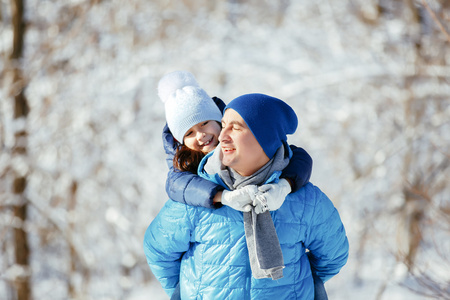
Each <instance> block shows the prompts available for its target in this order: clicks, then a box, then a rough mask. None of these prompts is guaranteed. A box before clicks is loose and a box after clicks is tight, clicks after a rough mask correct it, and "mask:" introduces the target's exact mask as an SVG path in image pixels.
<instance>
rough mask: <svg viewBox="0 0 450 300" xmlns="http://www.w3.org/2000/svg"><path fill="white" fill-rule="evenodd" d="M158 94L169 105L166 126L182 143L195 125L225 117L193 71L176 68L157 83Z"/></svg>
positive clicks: (167, 106) (166, 105)
mask: <svg viewBox="0 0 450 300" xmlns="http://www.w3.org/2000/svg"><path fill="white" fill-rule="evenodd" d="M158 96H159V98H160V99H161V101H162V102H164V104H165V107H166V121H167V125H168V126H169V129H170V131H171V132H172V134H173V136H174V138H175V139H176V140H177V141H178V142H180V143H183V137H184V135H185V134H186V132H187V131H188V130H189V129H190V128H191V127H192V126H194V125H196V124H198V123H200V122H204V121H208V120H214V121H218V122H220V121H221V119H222V113H221V112H220V109H219V108H218V107H217V105H216V104H215V103H214V100H212V99H211V97H209V96H208V94H207V93H206V92H205V91H204V90H203V89H202V88H201V87H200V86H199V84H198V83H197V81H196V80H195V77H194V75H192V74H191V73H190V72H187V71H176V72H172V73H169V74H167V75H165V76H164V77H163V78H161V80H160V81H159V83H158Z"/></svg>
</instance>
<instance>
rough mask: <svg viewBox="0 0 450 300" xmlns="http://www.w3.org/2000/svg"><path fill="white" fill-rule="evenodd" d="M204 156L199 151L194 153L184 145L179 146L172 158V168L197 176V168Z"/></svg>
mask: <svg viewBox="0 0 450 300" xmlns="http://www.w3.org/2000/svg"><path fill="white" fill-rule="evenodd" d="M205 155H206V154H205V153H203V152H201V151H195V150H192V149H190V148H189V147H186V146H185V145H181V144H179V145H178V146H177V151H176V152H175V156H174V157H173V166H174V167H175V169H178V170H180V171H183V172H184V171H187V172H191V173H194V174H197V168H198V166H199V165H200V161H201V160H202V158H203V157H204V156H205Z"/></svg>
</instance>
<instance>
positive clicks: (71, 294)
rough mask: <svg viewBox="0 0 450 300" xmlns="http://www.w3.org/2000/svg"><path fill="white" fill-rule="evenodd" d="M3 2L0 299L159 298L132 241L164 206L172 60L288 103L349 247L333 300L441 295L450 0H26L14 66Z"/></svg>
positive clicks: (212, 87)
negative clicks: (21, 255) (165, 80)
mask: <svg viewBox="0 0 450 300" xmlns="http://www.w3.org/2000/svg"><path fill="white" fill-rule="evenodd" d="M14 2H17V1H9V0H0V56H1V60H0V86H1V93H0V97H1V102H0V147H1V149H0V241H1V243H0V246H1V252H0V253H1V256H0V299H8V300H9V299H11V300H12V299H20V300H22V299H58V300H59V299H105V300H106V299H126V300H141V299H152V300H159V299H168V297H167V296H166V295H165V293H164V291H163V290H162V288H161V286H160V284H159V283H158V282H157V281H156V280H155V279H154V277H153V276H152V274H151V271H150V269H149V268H148V266H147V264H146V261H145V256H144V254H143V249H142V241H143V236H144V232H145V230H146V228H147V226H148V225H149V224H150V222H151V221H152V219H153V218H154V216H155V215H156V214H157V213H158V211H159V210H160V208H161V207H162V206H163V204H164V202H165V201H166V200H167V196H166V194H165V189H164V184H165V179H166V172H167V166H166V164H165V160H164V158H165V155H164V151H163V147H162V141H161V131H162V128H163V126H164V123H165V120H164V106H163V104H162V102H161V101H160V100H159V99H158V97H157V93H156V86H157V83H158V80H159V79H160V78H161V77H162V76H163V75H164V74H166V73H168V72H171V71H174V70H188V71H190V72H192V73H193V74H195V76H196V78H197V80H198V82H199V83H200V85H201V86H202V87H203V88H204V89H205V90H206V91H207V92H208V93H209V95H210V96H218V97H220V98H222V99H223V100H224V101H225V102H226V103H228V102H229V101H230V100H232V99H233V98H235V97H237V96H239V95H241V94H244V93H250V92H259V93H265V94H269V95H272V96H275V97H278V98H281V99H283V100H285V101H286V102H287V103H289V104H290V105H291V106H292V107H293V108H294V109H295V111H296V112H297V114H298V117H299V128H298V130H297V132H296V133H295V134H294V135H292V136H290V137H289V142H290V143H292V144H295V145H297V146H301V147H303V148H304V149H306V150H307V151H308V153H309V154H310V155H311V156H312V157H313V160H314V167H313V175H312V178H311V181H312V182H313V183H314V184H315V185H317V186H319V187H320V188H321V189H322V190H323V191H324V192H325V193H326V194H327V195H328V196H329V197H330V199H332V201H333V202H334V204H335V206H336V207H337V208H338V210H339V212H340V214H341V218H342V220H343V222H344V224H345V226H346V230H347V233H348V237H349V241H350V257H349V261H348V263H347V265H346V266H345V267H344V268H343V269H342V271H341V273H340V274H339V275H337V276H336V277H335V278H333V279H331V280H330V281H329V282H327V284H326V289H327V291H328V294H329V298H330V299H345V300H353V299H355V300H356V299H389V300H390V299H394V300H406V299H408V300H410V299H413V300H414V299H428V298H430V299H433V298H434V299H450V271H449V270H450V199H449V198H450V196H449V195H450V184H449V182H450V47H449V45H450V37H449V35H448V32H449V30H450V3H449V1H443V0H441V1H437V0H430V1H414V0H364V1H363V0H334V1H331V0H317V1H306V0H296V1H290V0H279V1H269V0H263V1H256V0H228V1H225V0H224V1H212V0H196V1H194V0H182V1H181V0H178V1H175V0H159V1H144V0H131V1H120V0H110V1H108V0H65V1H62V0H59V1H58V0H41V1H38V0H26V1H25V2H24V8H25V10H24V23H25V27H24V28H25V36H24V45H23V52H22V55H21V56H20V57H19V58H17V59H14V57H11V55H10V54H11V52H12V51H13V40H14V38H13V37H14V30H13V27H12V23H13V20H14V15H15V10H14V9H13V8H14V5H13V3H14ZM17 70H19V71H17ZM17 72H18V73H17ZM17 74H19V76H17ZM21 91H22V92H23V95H24V96H25V99H26V103H27V104H28V107H29V113H28V114H25V115H24V116H22V117H17V116H15V113H14V112H15V103H17V96H18V95H19V94H20V93H21ZM18 149H21V150H22V151H18ZM17 179H23V180H24V181H23V182H26V185H25V188H24V189H23V190H16V189H15V187H16V183H17V182H21V181H20V180H19V181H18V180H17ZM24 207H26V214H21V215H20V214H18V211H19V210H18V208H24ZM18 232H21V233H22V234H23V236H25V237H26V241H23V240H22V241H20V240H18V239H17V236H18ZM24 244H26V246H27V247H28V249H29V251H28V254H27V255H26V258H27V259H25V260H26V261H27V263H26V264H24V263H20V262H19V261H18V259H17V254H16V252H17V251H16V250H17V249H19V248H21V247H23V246H24ZM24 286H28V287H30V290H31V293H30V294H29V295H31V296H30V297H28V298H20V297H18V296H17V291H16V290H17V289H19V290H20V289H22V291H23V287H24ZM19 294H20V293H19ZM25 294H26V293H25ZM22 297H23V296H22ZM25 297H26V296H25Z"/></svg>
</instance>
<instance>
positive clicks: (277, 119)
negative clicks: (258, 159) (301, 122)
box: [224, 94, 298, 159]
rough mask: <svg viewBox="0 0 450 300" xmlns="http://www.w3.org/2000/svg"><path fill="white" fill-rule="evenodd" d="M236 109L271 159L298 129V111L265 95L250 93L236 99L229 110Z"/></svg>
mask: <svg viewBox="0 0 450 300" xmlns="http://www.w3.org/2000/svg"><path fill="white" fill-rule="evenodd" d="M229 108H231V109H233V110H235V111H236V112H237V113H238V114H239V115H240V116H241V117H242V119H244V121H245V123H246V124H247V126H248V127H249V128H250V130H251V131H252V133H253V135H254V136H255V138H256V140H257V141H258V143H259V145H260V146H261V147H262V148H263V150H264V153H266V155H267V156H268V157H269V159H271V158H272V157H273V156H274V155H275V153H276V151H277V150H278V148H280V147H281V145H282V144H283V142H285V141H287V136H286V135H287V134H293V133H294V132H295V130H297V126H298V119H297V115H296V114H295V112H294V110H293V109H292V108H291V107H290V106H289V105H288V104H286V103H285V102H283V101H282V100H280V99H278V98H275V97H271V96H268V95H264V94H246V95H242V96H239V97H237V98H235V99H234V100H232V101H231V102H230V103H229V104H228V105H227V106H226V107H225V110H224V111H226V110H227V109H229Z"/></svg>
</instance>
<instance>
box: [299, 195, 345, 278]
mask: <svg viewBox="0 0 450 300" xmlns="http://www.w3.org/2000/svg"><path fill="white" fill-rule="evenodd" d="M314 188H315V200H316V202H315V206H314V208H313V209H314V212H313V214H312V215H311V216H312V218H311V220H310V222H311V225H310V226H309V230H308V235H307V240H306V243H305V244H306V247H307V248H308V249H309V253H308V256H309V261H310V263H311V269H312V271H313V272H314V273H315V274H317V275H318V276H319V277H320V279H322V281H323V282H325V281H327V280H329V279H330V278H331V277H333V276H334V275H336V274H337V273H339V271H340V270H341V268H342V267H343V266H344V265H345V264H346V262H347V259H348V250H349V245H348V240H347V236H346V233H345V229H344V225H343V224H342V221H341V218H340V216H339V213H338V211H337V209H336V208H335V207H334V205H333V203H332V202H331V201H330V199H328V197H327V196H326V195H325V194H324V193H323V192H321V191H320V190H319V188H317V187H314Z"/></svg>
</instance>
